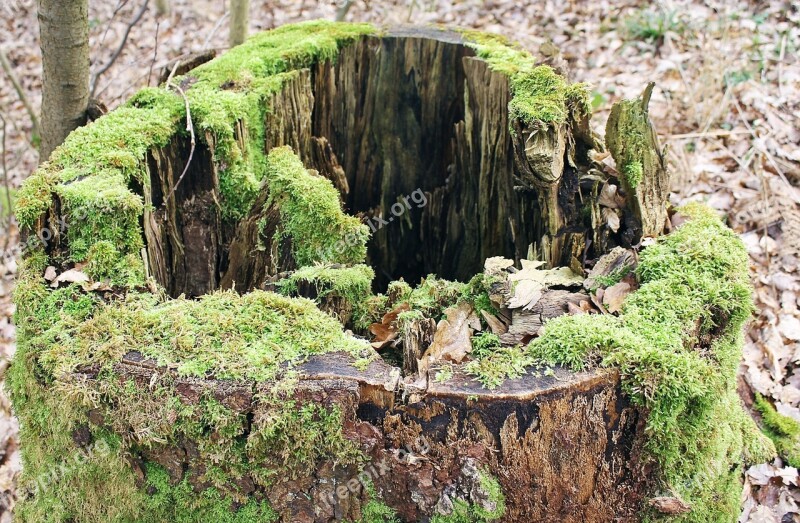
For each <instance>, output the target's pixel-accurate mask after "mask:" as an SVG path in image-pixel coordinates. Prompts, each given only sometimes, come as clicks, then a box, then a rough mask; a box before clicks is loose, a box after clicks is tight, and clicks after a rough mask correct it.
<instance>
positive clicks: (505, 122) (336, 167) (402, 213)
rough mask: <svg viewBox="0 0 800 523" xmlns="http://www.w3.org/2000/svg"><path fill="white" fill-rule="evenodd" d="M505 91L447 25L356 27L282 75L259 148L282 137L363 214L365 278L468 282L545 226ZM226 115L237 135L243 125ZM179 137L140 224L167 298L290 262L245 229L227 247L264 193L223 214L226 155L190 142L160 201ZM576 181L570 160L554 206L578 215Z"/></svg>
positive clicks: (238, 281)
mask: <svg viewBox="0 0 800 523" xmlns="http://www.w3.org/2000/svg"><path fill="white" fill-rule="evenodd" d="M510 97H511V94H510V90H509V83H508V78H507V77H506V76H505V75H503V74H501V73H498V72H495V71H492V70H490V68H489V66H488V64H487V63H486V62H484V61H483V60H481V59H479V58H477V57H475V54H474V51H473V50H472V49H471V48H469V47H467V46H465V45H463V44H462V43H461V42H460V36H459V35H458V34H456V33H448V32H440V31H435V30H430V31H429V30H424V31H422V32H420V30H415V33H414V34H410V33H409V34H404V33H402V32H400V33H398V32H394V33H391V34H389V35H387V36H383V37H364V38H362V39H361V40H360V41H358V42H357V43H354V44H352V45H349V46H347V47H345V48H343V49H342V50H341V51H340V54H339V56H338V59H337V60H336V61H335V62H321V63H317V64H315V65H314V66H312V67H311V68H310V69H304V70H301V71H299V74H298V75H297V76H296V77H294V78H292V79H291V80H288V81H286V83H285V85H284V86H283V88H282V90H281V91H280V92H279V93H277V94H275V95H274V96H273V99H272V102H271V106H270V109H269V111H268V114H267V116H266V122H265V129H266V132H265V143H264V151H265V152H269V150H271V149H272V148H273V147H276V146H281V145H290V146H291V147H292V148H293V149H294V150H295V152H296V153H297V154H298V155H299V156H300V158H301V159H302V161H303V163H304V165H305V166H306V167H308V168H313V169H316V170H317V171H319V173H320V174H321V175H323V176H326V177H328V178H330V179H331V180H332V181H333V182H334V185H335V186H336V187H337V189H339V190H340V192H341V194H342V200H343V207H344V210H345V212H347V213H349V214H352V215H357V216H359V217H361V218H362V220H363V221H364V222H365V223H366V224H367V225H369V226H370V229H371V233H372V236H371V239H370V241H369V244H368V255H367V263H368V264H370V265H371V266H372V267H373V268H374V270H375V274H376V278H375V283H374V286H375V289H374V290H376V291H382V290H384V289H385V288H386V285H387V284H388V282H390V281H392V280H396V279H399V278H403V279H405V280H406V281H407V282H409V283H411V284H414V283H416V282H418V281H419V280H420V279H421V278H422V277H424V276H426V275H428V274H436V275H437V276H439V277H442V278H446V279H454V280H460V281H466V280H468V279H469V278H470V277H472V276H473V275H475V274H476V273H478V272H480V271H481V270H482V266H483V262H484V260H485V259H486V258H487V257H490V256H505V257H507V258H512V259H515V260H519V259H520V258H525V257H527V256H528V255H529V250H530V249H531V247H532V246H534V247H536V248H540V247H541V245H540V244H541V240H542V238H543V236H544V235H546V233H547V228H546V227H545V225H544V224H545V222H546V219H545V218H543V213H542V211H541V208H540V202H541V198H539V197H538V195H537V194H536V192H535V191H534V190H533V189H532V187H531V185H530V184H526V189H524V190H519V187H515V186H517V185H519V173H518V172H517V171H516V169H515V143H514V140H517V141H519V139H517V138H515V136H514V134H513V133H511V132H509V115H508V103H509V100H510ZM237 127H238V129H237V133H238V135H237V139H239V141H240V142H242V144H244V143H246V134H247V132H246V131H244V130H242V126H241V125H240V126H237ZM523 138H524V137H523ZM187 142H188V139H187V138H185V137H184V138H176V139H174V140H173V142H172V143H171V144H170V145H169V146H168V147H167V148H165V149H162V150H161V151H157V152H155V153H154V154H153V155H152V157H151V159H150V166H151V173H152V180H151V181H152V184H151V185H152V187H153V189H152V193H151V194H150V195H149V196H146V199H147V198H149V201H148V202H146V203H151V204H152V205H153V206H154V207H155V210H154V211H152V212H146V215H145V225H146V227H145V229H146V231H147V244H148V253H149V257H150V260H149V261H150V265H151V269H152V271H153V272H154V275H155V276H156V277H157V279H158V280H159V281H160V282H161V283H162V284H164V285H165V287H166V288H167V289H168V290H169V292H170V294H171V295H173V296H178V295H180V294H186V295H187V296H198V295H202V294H205V293H207V292H210V291H212V290H214V289H216V288H219V287H220V286H222V287H226V286H228V287H230V286H235V288H236V289H237V290H238V291H240V292H246V291H249V290H251V289H253V288H258V287H261V286H263V285H264V281H265V277H269V276H273V275H274V274H276V273H277V272H281V271H286V270H292V269H295V268H296V264H295V263H294V262H293V260H291V259H287V258H286V257H281V256H278V257H277V259H272V260H269V261H268V262H266V261H265V260H264V259H263V258H264V255H265V253H264V252H262V251H259V250H257V249H255V248H254V246H255V244H256V243H257V242H256V241H255V240H256V239H255V238H250V240H252V242H251V243H249V244H247V245H246V246H247V248H246V249H240V250H241V252H235V251H236V249H237V246H236V242H237V241H238V240H237V234H239V235H240V236H241V235H242V234H243V233H242V229H243V226H242V223H243V222H247V221H248V220H251V221H253V222H255V217H254V216H255V215H254V214H253V213H255V212H256V210H257V209H256V208H257V206H258V205H263V203H264V201H263V199H262V200H257V201H256V203H255V205H254V207H253V211H251V215H250V216H248V217H246V218H244V219H243V220H241V221H240V223H238V224H237V222H236V221H235V220H226V219H225V218H224V216H222V214H221V211H220V205H219V201H220V198H219V196H220V195H219V179H218V178H219V175H218V171H221V170H222V169H224V168H225V166H220V165H214V157H213V155H212V154H211V153H210V152H209V150H208V149H207V148H204V147H202V146H198V150H197V151H196V153H195V156H194V159H193V160H192V165H191V166H190V168H189V170H188V172H187V174H186V176H185V177H184V179H183V181H182V182H181V184H180V186H179V188H178V190H177V191H175V194H174V195H173V198H172V200H173V201H170V202H168V203H167V205H166V206H163V205H161V203H162V202H163V200H164V194H165V193H168V190H169V188H170V187H172V186H173V185H174V184H175V182H176V181H177V179H178V178H179V176H180V173H181V172H182V171H183V167H184V165H185V164H184V162H185V159H186V158H187V157H188V149H189V148H188V145H187ZM516 152H517V154H519V151H516ZM523 154H524V153H523ZM564 154H565V153H564V148H563V143H562V147H561V148H560V149H559V148H558V147H556V149H555V156H560V157H561V160H559V161H558V162H557V163H559V164H562V165H563V164H565V163H566V162H563V156H564ZM577 180H578V178H577V172H576V171H575V170H574V169H572V168H571V167H569V165H568V164H567V166H566V167H565V168H564V172H563V174H562V180H561V185H560V187H562V188H565V189H564V191H563V193H564V195H562V194H561V191H559V195H558V198H559V202H558V204H559V206H562V207H564V208H568V209H571V211H572V212H575V213H577V211H576V203H575V202H574V200H575V198H576V192H577V191H575V188H576V187H577V184H578V181H577ZM562 196H563V197H562ZM272 218H275V219H277V218H278V217H277V216H274V217H272ZM258 219H259V220H261V223H263V220H264V219H265V217H264V216H259V217H258ZM251 225H252V227H251V229H253V227H255V225H254V224H251ZM237 231H238V232H237ZM251 234H252V231H251ZM255 234H256V235H257V233H255ZM245 235H246V234H245ZM577 235H578V236H581V235H582V232H580V233H577ZM245 243H246V242H245ZM538 254H539V255H541V252H539V253H538ZM545 256H546V253H545ZM548 261H550V262H552V261H553V260H548Z"/></svg>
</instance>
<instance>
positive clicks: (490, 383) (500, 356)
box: [464, 334, 534, 389]
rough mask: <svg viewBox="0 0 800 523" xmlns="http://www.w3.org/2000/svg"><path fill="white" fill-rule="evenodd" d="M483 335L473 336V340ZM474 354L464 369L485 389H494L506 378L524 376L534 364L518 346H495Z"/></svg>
mask: <svg viewBox="0 0 800 523" xmlns="http://www.w3.org/2000/svg"><path fill="white" fill-rule="evenodd" d="M485 336H486V335H485V334H484V335H482V336H479V337H476V338H473V342H474V341H475V340H479V339H480V338H483V337H485ZM473 350H474V347H473ZM476 356H477V357H476V358H475V359H473V360H472V361H469V362H468V363H467V364H466V366H465V367H464V370H465V371H466V373H467V374H469V375H470V376H473V377H474V378H475V379H476V380H478V382H480V384H481V385H483V386H484V387H486V388H487V389H496V388H497V387H499V386H500V385H502V384H503V382H504V381H505V380H506V379H516V378H519V377H521V376H524V375H525V374H526V373H527V367H529V366H531V365H533V364H534V360H533V359H532V358H531V357H530V355H529V354H528V353H527V352H525V350H524V349H523V348H522V347H520V346H514V347H497V348H494V349H493V350H491V351H490V352H483V353H479V354H477V355H476Z"/></svg>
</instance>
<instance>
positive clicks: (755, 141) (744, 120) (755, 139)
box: [733, 97, 792, 188]
mask: <svg viewBox="0 0 800 523" xmlns="http://www.w3.org/2000/svg"><path fill="white" fill-rule="evenodd" d="M733 103H735V104H736V109H737V113H738V114H739V120H741V121H742V123H743V124H744V126H745V127H747V130H748V131H749V132H750V136H751V137H752V138H753V148H754V149H756V150H757V151H760V152H761V153H763V154H764V156H765V157H766V158H767V160H768V161H769V162H770V163H771V164H772V167H773V168H774V169H775V171H776V172H777V173H778V177H779V178H780V179H781V180H782V181H783V183H785V184H786V186H787V187H789V188H791V187H792V184H791V183H789V180H788V179H787V178H786V175H785V174H783V170H782V169H781V168H780V167H778V164H777V163H775V161H774V160H773V159H772V155H771V154H769V151H767V150H766V147H765V148H761V147H759V144H758V135H757V134H756V131H755V130H754V129H753V127H752V126H751V125H750V122H748V121H747V118H745V117H744V109H742V106H741V105H740V104H739V99H738V98H736V97H734V98H733Z"/></svg>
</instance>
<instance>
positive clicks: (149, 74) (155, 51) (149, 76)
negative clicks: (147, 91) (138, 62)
mask: <svg viewBox="0 0 800 523" xmlns="http://www.w3.org/2000/svg"><path fill="white" fill-rule="evenodd" d="M160 27H161V20H158V21H156V42H155V46H154V49H153V61H152V62H150V70H149V71H147V87H150V80H152V79H153V66H154V65H156V59H157V58H158V30H159V28H160Z"/></svg>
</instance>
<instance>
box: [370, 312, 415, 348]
mask: <svg viewBox="0 0 800 523" xmlns="http://www.w3.org/2000/svg"><path fill="white" fill-rule="evenodd" d="M407 310H409V306H408V303H402V304H401V305H399V306H398V307H397V308H395V309H393V310H391V311H389V312H387V313H386V314H384V315H383V318H381V322H380V323H373V324H372V325H370V326H369V331H370V332H371V333H372V335H373V336H375V338H373V340H372V348H374V349H375V350H381V349H384V348H386V347H387V346H388V345H389V344H391V343H392V342H393V341H394V340H395V339H396V338H397V336H398V329H397V317H398V316H399V315H400V313H401V312H405V311H407Z"/></svg>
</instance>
